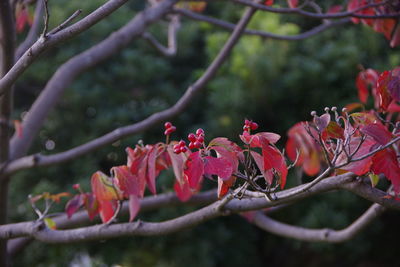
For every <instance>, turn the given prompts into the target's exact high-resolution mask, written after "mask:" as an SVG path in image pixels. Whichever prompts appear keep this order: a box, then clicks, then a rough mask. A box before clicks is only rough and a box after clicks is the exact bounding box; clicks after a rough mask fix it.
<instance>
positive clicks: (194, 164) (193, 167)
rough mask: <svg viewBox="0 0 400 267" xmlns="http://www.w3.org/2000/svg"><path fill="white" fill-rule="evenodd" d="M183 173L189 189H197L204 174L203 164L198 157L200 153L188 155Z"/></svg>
mask: <svg viewBox="0 0 400 267" xmlns="http://www.w3.org/2000/svg"><path fill="white" fill-rule="evenodd" d="M183 172H184V174H185V176H186V177H187V179H188V182H189V186H190V188H192V189H196V188H198V187H199V185H200V183H201V181H202V178H203V174H204V162H203V160H202V159H201V157H200V151H196V152H194V153H192V154H190V156H189V157H188V159H187V160H186V162H185V169H184V171H183Z"/></svg>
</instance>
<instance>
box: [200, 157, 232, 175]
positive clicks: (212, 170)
mask: <svg viewBox="0 0 400 267" xmlns="http://www.w3.org/2000/svg"><path fill="white" fill-rule="evenodd" d="M203 160H204V175H207V176H211V175H217V176H218V177H220V178H221V179H222V180H224V181H225V180H228V179H229V178H231V176H232V173H233V165H232V161H230V160H228V159H226V158H223V157H220V158H214V157H211V156H206V157H204V158H203Z"/></svg>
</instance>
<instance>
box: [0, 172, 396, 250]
mask: <svg viewBox="0 0 400 267" xmlns="http://www.w3.org/2000/svg"><path fill="white" fill-rule="evenodd" d="M354 178H355V176H354V175H353V174H351V173H347V174H343V175H339V176H334V177H331V178H328V179H325V180H323V181H321V183H319V184H317V185H315V186H314V187H312V188H311V189H310V190H308V191H307V192H303V193H300V194H298V195H296V196H292V197H291V198H285V196H286V195H288V194H290V192H291V191H292V190H297V189H298V187H301V186H305V185H301V186H298V187H295V188H292V189H287V190H284V191H281V192H278V193H277V195H278V200H277V201H271V200H267V199H265V198H243V199H233V200H231V201H230V202H229V203H227V204H226V205H225V206H224V208H223V209H222V210H221V209H220V208H219V207H220V205H221V203H223V201H224V200H220V201H217V202H214V203H212V204H211V205H208V206H206V207H204V208H201V209H199V210H196V211H193V212H191V213H188V214H185V215H183V216H180V217H178V218H175V219H171V220H167V221H163V222H158V223H153V222H142V221H137V222H133V223H119V224H112V225H107V226H106V225H95V226H89V227H82V228H78V229H73V230H55V231H54V230H50V229H47V228H44V227H43V226H40V227H38V226H37V223H36V222H24V223H17V224H10V225H5V226H0V238H14V237H21V236H31V237H33V238H35V239H38V240H41V241H43V242H49V243H70V242H82V241H90V240H98V239H108V238H115V237H120V236H131V235H140V236H153V235H164V234H169V233H173V232H176V231H180V230H183V229H185V228H188V227H193V226H195V225H197V224H200V223H202V222H205V221H207V220H210V219H213V218H216V217H219V216H223V215H226V214H227V212H229V213H238V212H243V211H250V210H259V209H263V208H270V207H274V206H280V205H282V204H287V203H291V202H293V201H299V200H302V199H305V198H308V197H311V196H313V195H316V194H320V193H323V192H328V191H332V190H336V189H339V188H341V187H344V185H345V184H353V186H363V184H362V183H360V182H359V181H354ZM306 185H307V184H306ZM378 191H380V190H378ZM370 198H371V197H370ZM385 201H386V204H388V205H387V206H389V207H391V208H395V209H398V210H400V203H399V202H398V201H396V200H394V199H386V200H385ZM369 213H370V212H368V213H367V214H366V215H365V216H366V217H368V218H369V217H370V216H372V215H371V214H369ZM371 213H372V211H371ZM365 216H364V217H365ZM361 218H363V216H362V217H361ZM365 220H366V219H361V221H359V222H357V223H356V224H355V225H354V226H352V228H355V229H357V228H359V227H364V223H365ZM352 231H354V230H352Z"/></svg>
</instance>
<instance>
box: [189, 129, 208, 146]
mask: <svg viewBox="0 0 400 267" xmlns="http://www.w3.org/2000/svg"><path fill="white" fill-rule="evenodd" d="M188 139H189V141H190V143H189V148H190V149H194V148H201V146H202V145H203V144H204V131H203V129H201V128H199V129H197V131H196V134H194V133H190V134H189V135H188Z"/></svg>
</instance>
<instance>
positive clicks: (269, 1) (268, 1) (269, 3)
mask: <svg viewBox="0 0 400 267" xmlns="http://www.w3.org/2000/svg"><path fill="white" fill-rule="evenodd" d="M273 4H274V0H265V2H264V5H266V6H272V5H273Z"/></svg>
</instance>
